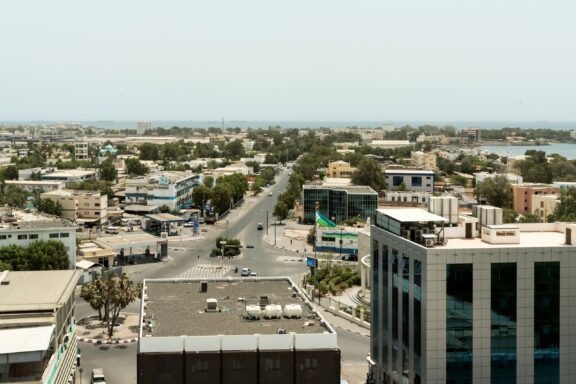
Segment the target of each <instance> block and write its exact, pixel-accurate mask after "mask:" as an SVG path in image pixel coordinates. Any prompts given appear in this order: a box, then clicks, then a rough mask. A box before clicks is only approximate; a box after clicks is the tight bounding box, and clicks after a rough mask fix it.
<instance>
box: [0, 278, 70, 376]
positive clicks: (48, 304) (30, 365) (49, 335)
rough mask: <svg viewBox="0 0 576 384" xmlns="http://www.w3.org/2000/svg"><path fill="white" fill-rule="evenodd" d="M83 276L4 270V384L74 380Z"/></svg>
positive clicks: (0, 354) (0, 331)
mask: <svg viewBox="0 0 576 384" xmlns="http://www.w3.org/2000/svg"><path fill="white" fill-rule="evenodd" d="M78 276H79V273H78V272H76V271H70V270H68V271H33V272H8V271H5V272H0V324H2V325H1V326H0V383H37V384H67V383H71V382H74V370H75V367H76V351H77V344H76V321H75V318H74V316H75V315H74V313H75V303H74V288H75V287H76V282H77V281H78Z"/></svg>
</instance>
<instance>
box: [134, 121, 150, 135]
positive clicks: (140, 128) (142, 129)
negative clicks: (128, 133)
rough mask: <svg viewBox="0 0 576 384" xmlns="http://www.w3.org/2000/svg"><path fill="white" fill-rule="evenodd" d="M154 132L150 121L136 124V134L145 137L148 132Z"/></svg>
mask: <svg viewBox="0 0 576 384" xmlns="http://www.w3.org/2000/svg"><path fill="white" fill-rule="evenodd" d="M150 130H152V123H151V122H150V121H139V122H137V123H136V134H137V135H138V136H144V135H145V134H146V131H150Z"/></svg>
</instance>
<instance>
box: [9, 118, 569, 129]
mask: <svg viewBox="0 0 576 384" xmlns="http://www.w3.org/2000/svg"><path fill="white" fill-rule="evenodd" d="M149 121H150V122H151V123H152V126H153V127H162V128H171V127H188V128H209V127H220V128H221V127H224V128H236V127H239V128H241V129H248V128H268V127H276V126H280V127H282V128H346V127H359V128H378V127H382V126H383V125H384V124H393V125H394V126H395V127H403V126H405V125H410V126H412V127H419V126H422V125H436V126H447V125H451V126H453V127H456V128H460V129H461V128H469V127H477V128H482V129H499V128H506V127H509V128H516V127H520V128H524V129H536V128H550V129H562V130H571V129H576V121H513V120H511V121H474V120H469V121H463V120H462V121H449V120H445V121H419V120H413V121H410V120H341V121H336V120H226V119H221V120H149ZM58 123H78V124H82V125H84V126H87V127H96V128H110V129H135V128H136V124H137V121H136V120H60V121H57V120H29V121H24V120H22V121H2V120H0V126H2V125H15V124H21V125H52V124H58Z"/></svg>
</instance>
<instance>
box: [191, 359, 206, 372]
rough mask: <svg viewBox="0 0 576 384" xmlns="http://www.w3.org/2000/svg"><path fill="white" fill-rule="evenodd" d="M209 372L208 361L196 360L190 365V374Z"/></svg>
mask: <svg viewBox="0 0 576 384" xmlns="http://www.w3.org/2000/svg"><path fill="white" fill-rule="evenodd" d="M209 370H210V362H209V361H208V360H197V361H195V362H194V363H193V364H191V371H192V372H199V371H209Z"/></svg>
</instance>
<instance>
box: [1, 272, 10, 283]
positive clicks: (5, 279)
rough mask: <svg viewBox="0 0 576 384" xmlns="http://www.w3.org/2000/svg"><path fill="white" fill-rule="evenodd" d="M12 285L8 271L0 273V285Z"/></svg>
mask: <svg viewBox="0 0 576 384" xmlns="http://www.w3.org/2000/svg"><path fill="white" fill-rule="evenodd" d="M8 284H10V278H9V277H8V271H3V272H0V285H8Z"/></svg>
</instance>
